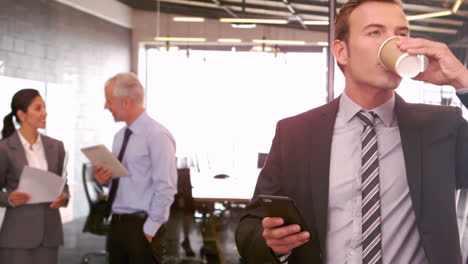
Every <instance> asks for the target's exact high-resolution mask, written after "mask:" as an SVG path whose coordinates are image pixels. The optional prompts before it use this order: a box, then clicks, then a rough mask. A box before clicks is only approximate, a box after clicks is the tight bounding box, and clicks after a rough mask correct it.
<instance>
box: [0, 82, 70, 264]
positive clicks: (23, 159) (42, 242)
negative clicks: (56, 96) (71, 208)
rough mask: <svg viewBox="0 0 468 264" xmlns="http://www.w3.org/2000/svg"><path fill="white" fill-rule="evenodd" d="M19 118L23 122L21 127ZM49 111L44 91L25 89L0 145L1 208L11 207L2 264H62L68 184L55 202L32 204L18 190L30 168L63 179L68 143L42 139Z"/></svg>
mask: <svg viewBox="0 0 468 264" xmlns="http://www.w3.org/2000/svg"><path fill="white" fill-rule="evenodd" d="M13 117H15V118H16V121H17V122H18V123H19V124H20V128H19V129H18V130H16V129H15V126H14V123H13ZM46 117H47V112H46V110H45V103H44V100H43V99H42V97H41V96H40V94H39V92H38V91H36V90H34V89H23V90H20V91H19V92H17V93H16V94H15V95H14V96H13V99H12V102H11V113H10V114H8V115H7V116H5V118H4V120H3V123H4V127H3V130H2V140H1V141H0V206H1V207H6V212H5V218H4V221H3V225H2V226H1V228H0V263H8V264H33V263H34V264H56V263H58V247H59V246H60V245H62V244H63V232H62V222H61V219H60V213H59V209H58V208H59V207H64V206H66V205H67V203H68V197H69V195H68V186H66V187H65V189H64V192H63V193H62V194H61V195H60V196H59V197H57V199H56V200H55V201H54V202H52V203H39V204H26V203H27V201H28V200H29V198H30V195H29V194H28V193H22V192H19V191H17V188H18V183H19V178H20V175H21V172H22V170H23V168H24V166H25V165H28V166H30V167H35V168H38V169H42V170H48V171H50V172H53V173H55V174H57V175H62V170H63V162H64V157H65V150H64V147H63V143H62V142H60V141H58V140H55V139H52V138H50V137H47V136H44V135H41V134H40V133H39V132H38V129H40V128H42V129H43V128H45V126H46Z"/></svg>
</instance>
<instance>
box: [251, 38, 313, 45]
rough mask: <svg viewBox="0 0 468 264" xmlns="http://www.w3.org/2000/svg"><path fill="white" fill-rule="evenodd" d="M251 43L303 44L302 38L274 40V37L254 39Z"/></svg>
mask: <svg viewBox="0 0 468 264" xmlns="http://www.w3.org/2000/svg"><path fill="white" fill-rule="evenodd" d="M252 42H253V43H257V44H280V45H305V44H306V42H305V41H303V40H275V39H254V40H252Z"/></svg>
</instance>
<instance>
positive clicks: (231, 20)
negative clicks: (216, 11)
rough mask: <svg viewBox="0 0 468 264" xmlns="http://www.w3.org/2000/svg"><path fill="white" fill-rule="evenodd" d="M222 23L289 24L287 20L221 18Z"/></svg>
mask: <svg viewBox="0 0 468 264" xmlns="http://www.w3.org/2000/svg"><path fill="white" fill-rule="evenodd" d="M219 21H220V22H222V23H251V24H252V23H253V24H287V23H288V21H287V20H285V19H256V18H221V19H219Z"/></svg>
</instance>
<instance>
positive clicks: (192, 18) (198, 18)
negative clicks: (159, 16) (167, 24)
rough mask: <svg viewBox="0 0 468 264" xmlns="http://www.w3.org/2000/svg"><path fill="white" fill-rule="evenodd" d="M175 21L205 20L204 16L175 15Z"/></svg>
mask: <svg viewBox="0 0 468 264" xmlns="http://www.w3.org/2000/svg"><path fill="white" fill-rule="evenodd" d="M172 20H174V21H175V22H205V18H203V17H174V18H173V19H172Z"/></svg>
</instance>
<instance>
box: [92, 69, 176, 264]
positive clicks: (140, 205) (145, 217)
mask: <svg viewBox="0 0 468 264" xmlns="http://www.w3.org/2000/svg"><path fill="white" fill-rule="evenodd" d="M105 97H106V103H105V106H104V107H105V109H108V110H109V111H110V112H111V113H112V116H113V117H114V120H115V121H116V122H120V121H123V122H125V123H126V126H125V127H124V128H122V129H121V130H120V131H119V132H117V134H116V135H115V137H114V142H113V147H112V152H113V153H114V155H115V156H116V157H117V158H118V159H119V160H120V161H121V162H122V164H123V165H124V166H125V167H126V168H127V169H128V171H129V172H130V176H129V177H122V178H116V179H111V172H110V170H109V169H107V168H104V167H102V166H95V168H94V175H95V178H96V180H97V181H98V182H99V183H100V184H103V185H107V184H109V183H110V184H111V189H110V193H109V197H108V199H107V212H106V214H107V215H106V216H109V215H112V220H111V229H110V233H109V236H108V237H107V250H108V252H109V262H110V263H111V264H146V263H148V264H150V263H161V262H162V253H163V252H162V250H163V242H164V241H163V239H164V233H165V226H164V223H165V222H166V221H167V220H168V218H169V210H170V206H171V204H172V202H173V201H174V195H175V193H176V191H177V171H176V163H175V141H174V138H173V137H172V135H171V133H170V132H169V130H167V129H166V128H165V127H164V126H162V125H161V124H160V123H158V122H157V121H155V120H153V119H152V118H151V117H149V116H148V114H147V113H146V111H145V108H144V105H143V99H144V90H143V86H142V85H141V83H140V81H139V80H138V78H137V77H136V75H135V74H133V73H120V74H117V75H115V76H114V77H112V78H110V79H109V80H108V81H107V82H106V84H105Z"/></svg>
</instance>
